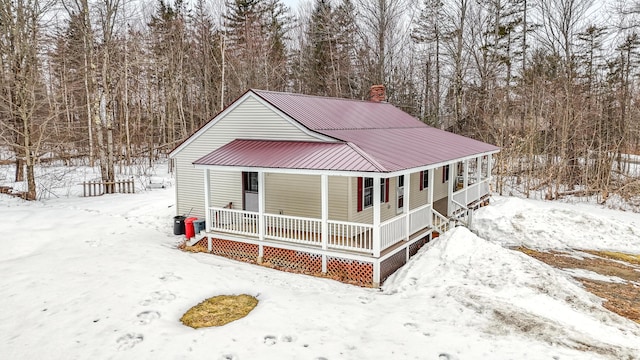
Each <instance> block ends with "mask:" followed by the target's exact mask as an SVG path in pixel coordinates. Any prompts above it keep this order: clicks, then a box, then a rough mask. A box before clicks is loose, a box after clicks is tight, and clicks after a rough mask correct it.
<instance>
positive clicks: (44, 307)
mask: <svg viewBox="0 0 640 360" xmlns="http://www.w3.org/2000/svg"><path fill="white" fill-rule="evenodd" d="M160 173H161V172H160ZM173 215H174V208H173V189H172V188H168V189H157V190H151V191H144V192H143V191H141V192H138V193H136V194H133V195H108V196H102V197H96V198H78V197H75V196H60V197H59V198H56V197H51V198H50V199H47V200H44V201H41V202H24V201H22V200H19V199H16V198H12V197H9V196H6V195H0V219H1V220H0V247H1V249H2V250H1V251H0V309H1V310H0V359H183V358H184V359H205V358H206V359H214V360H215V359H235V360H238V359H242V360H245V359H274V360H275V359H450V360H451V359H460V360H462V359H601V358H602V359H639V358H640V326H639V325H638V324H636V323H634V322H632V321H629V320H627V319H624V318H622V317H619V316H617V315H615V314H613V313H611V312H609V311H607V310H605V309H604V308H603V307H602V306H601V300H600V299H599V298H597V297H595V296H594V295H591V294H590V293H588V292H586V291H585V290H584V289H583V288H582V287H581V286H580V285H579V284H578V283H577V282H576V281H574V280H573V279H572V278H571V277H570V276H569V275H568V274H567V273H565V272H563V271H560V270H556V269H554V268H552V267H550V266H547V265H545V264H543V263H541V262H538V261H537V260H534V259H532V258H530V257H528V256H526V255H524V254H522V253H519V252H516V251H513V250H509V249H507V248H505V247H504V245H518V244H526V245H528V246H532V247H542V248H545V247H554V248H557V247H578V248H605V249H611V250H625V251H631V252H636V253H639V252H640V227H639V224H640V215H638V214H628V213H623V212H619V211H610V210H603V209H601V208H599V207H596V206H589V205H584V204H582V205H569V204H560V203H546V202H539V201H528V200H521V199H514V198H497V199H495V201H494V204H493V205H492V206H489V207H486V208H483V209H482V210H480V211H478V212H477V213H476V217H475V219H474V221H475V228H476V229H477V230H478V231H479V234H480V236H481V237H478V236H476V235H474V234H473V233H471V232H470V231H468V230H467V229H465V228H456V229H455V230H453V231H450V232H449V233H447V234H445V235H443V236H442V237H440V238H439V239H437V240H435V241H433V242H431V243H430V244H428V245H427V246H425V247H424V248H423V249H421V250H420V252H419V253H418V255H416V256H415V257H414V258H413V259H412V260H411V261H410V262H409V263H408V264H407V265H406V266H405V267H403V268H402V269H400V270H399V271H398V272H397V273H396V274H394V275H393V276H392V277H391V278H390V279H389V280H388V281H387V282H386V283H385V285H384V287H383V288H382V289H381V290H377V289H366V288H359V287H355V286H350V285H345V284H341V283H338V282H335V281H332V280H328V279H320V278H314V277H309V276H305V275H296V274H290V273H285V272H279V271H276V270H272V269H268V268H264V267H260V266H256V265H250V264H245V263H241V262H237V261H233V260H228V259H225V258H220V257H216V256H212V255H207V254H195V253H187V252H181V251H179V250H176V248H175V246H176V245H177V244H178V242H179V241H180V239H179V237H177V236H174V235H173V234H172V217H173ZM240 293H247V294H251V295H254V296H256V297H257V298H258V299H259V301H260V302H259V304H258V306H257V307H256V309H255V310H254V311H253V312H251V313H250V314H249V315H248V316H247V317H245V318H243V319H241V320H238V321H236V322H233V323H231V324H228V325H226V326H223V327H219V328H210V329H200V330H194V329H191V328H189V327H186V326H183V325H182V324H181V323H180V322H179V320H178V319H179V318H180V316H181V315H182V314H183V313H184V312H185V311H186V310H187V309H189V308H190V307H191V306H193V305H195V304H197V303H198V302H200V301H201V300H203V299H205V298H208V297H211V296H215V295H219V294H240Z"/></svg>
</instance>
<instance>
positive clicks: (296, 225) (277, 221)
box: [264, 214, 322, 245]
mask: <svg viewBox="0 0 640 360" xmlns="http://www.w3.org/2000/svg"><path fill="white" fill-rule="evenodd" d="M264 221H265V234H264V236H265V237H267V238H271V239H275V240H282V241H289V242H295V243H300V244H315V245H317V244H320V243H321V241H322V239H321V236H320V234H321V233H322V221H320V220H319V219H312V218H305V217H298V216H285V215H273V214H265V215H264Z"/></svg>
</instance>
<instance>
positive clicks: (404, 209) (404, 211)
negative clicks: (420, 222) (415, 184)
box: [402, 174, 411, 241]
mask: <svg viewBox="0 0 640 360" xmlns="http://www.w3.org/2000/svg"><path fill="white" fill-rule="evenodd" d="M410 188H411V174H406V175H405V176H404V188H403V189H402V190H403V194H402V199H403V201H404V204H403V205H404V206H403V207H402V215H404V217H405V226H406V232H407V236H406V237H405V241H409V235H411V234H409V231H410V229H411V228H410V226H409V204H411V202H410V199H409V193H410V191H409V189H410Z"/></svg>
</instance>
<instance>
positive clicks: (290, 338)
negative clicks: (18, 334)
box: [280, 335, 295, 343]
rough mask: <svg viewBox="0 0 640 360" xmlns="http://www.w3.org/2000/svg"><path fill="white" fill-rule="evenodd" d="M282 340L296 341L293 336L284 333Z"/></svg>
mask: <svg viewBox="0 0 640 360" xmlns="http://www.w3.org/2000/svg"><path fill="white" fill-rule="evenodd" d="M280 341H282V342H288V343H290V342H294V341H295V339H294V338H293V336H289V335H284V336H281V337H280Z"/></svg>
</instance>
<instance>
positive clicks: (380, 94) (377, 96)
mask: <svg viewBox="0 0 640 360" xmlns="http://www.w3.org/2000/svg"><path fill="white" fill-rule="evenodd" d="M369 100H371V101H373V102H381V101H385V100H387V99H386V96H385V93H384V85H373V86H371V89H370V90H369Z"/></svg>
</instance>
